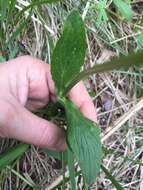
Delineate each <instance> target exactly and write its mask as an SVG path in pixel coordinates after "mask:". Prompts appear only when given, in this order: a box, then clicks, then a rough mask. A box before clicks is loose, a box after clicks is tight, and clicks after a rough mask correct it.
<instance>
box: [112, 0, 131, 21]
mask: <svg viewBox="0 0 143 190" xmlns="http://www.w3.org/2000/svg"><path fill="white" fill-rule="evenodd" d="M113 2H114V4H115V6H116V7H117V9H118V10H119V12H120V13H121V14H122V16H123V17H125V18H126V19H127V20H128V21H131V20H132V19H133V10H132V9H131V6H130V5H129V4H128V3H126V2H125V1H123V0H113Z"/></svg>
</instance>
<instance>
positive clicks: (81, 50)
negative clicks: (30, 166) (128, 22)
mask: <svg viewBox="0 0 143 190" xmlns="http://www.w3.org/2000/svg"><path fill="white" fill-rule="evenodd" d="M85 52H86V35H85V27H84V23H83V21H82V19H81V17H80V15H79V13H78V11H76V10H74V11H72V12H71V14H70V15H69V16H68V18H67V20H66V22H65V25H64V30H63V33H62V35H61V37H60V39H59V40H58V42H57V44H56V47H55V49H54V51H53V55H52V63H51V64H52V65H51V69H52V77H53V80H54V82H55V86H56V92H57V96H58V99H59V102H60V103H61V104H62V106H63V107H64V109H65V113H66V119H67V129H66V137H67V144H68V151H67V152H66V154H69V155H70V156H69V155H67V157H70V158H72V159H70V160H69V161H68V165H69V166H68V167H69V168H70V178H71V181H72V183H71V184H72V188H73V189H75V182H74V180H73V177H74V169H72V168H74V161H73V160H74V157H75V158H76V160H77V161H78V162H79V165H80V168H81V172H82V174H83V176H84V179H85V183H86V185H85V187H87V188H88V186H89V185H90V184H91V183H92V182H93V181H94V180H95V178H96V176H97V174H98V173H99V171H100V165H101V158H102V153H101V152H102V150H101V142H100V127H99V126H98V124H94V123H93V122H92V121H90V120H88V119H87V118H85V117H84V116H83V115H82V114H81V113H80V111H79V109H78V108H77V107H76V106H75V105H74V104H73V103H72V102H70V100H69V99H68V98H67V95H68V93H69V91H70V90H71V88H72V87H73V86H74V85H75V84H76V83H77V82H79V81H80V80H82V79H84V78H86V77H88V76H89V75H91V74H94V73H99V72H105V71H109V70H113V69H119V68H128V67H130V66H131V65H135V62H136V65H140V64H142V60H143V53H142V52H139V53H138V54H131V55H130V56H128V57H122V58H120V59H116V60H113V61H111V62H108V63H105V64H103V65H95V66H94V67H93V68H91V69H88V70H85V71H82V72H80V70H81V66H82V65H83V64H84V58H85ZM131 60H133V62H132V61H131ZM93 160H94V161H95V162H94V163H93ZM71 165H73V166H71ZM102 169H103V171H104V172H105V173H106V175H108V177H109V178H110V177H111V178H112V176H110V175H109V172H107V170H106V169H105V168H104V166H103V167H102ZM71 171H72V172H71ZM112 179H113V178H112ZM111 181H112V180H111ZM113 182H115V181H114V180H113ZM115 185H116V182H115ZM117 186H118V185H117ZM119 187H120V185H119Z"/></svg>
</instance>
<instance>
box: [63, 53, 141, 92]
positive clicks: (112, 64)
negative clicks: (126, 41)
mask: <svg viewBox="0 0 143 190" xmlns="http://www.w3.org/2000/svg"><path fill="white" fill-rule="evenodd" d="M141 65H143V51H141V52H138V53H132V54H130V55H128V56H123V57H120V58H118V59H115V60H112V61H108V62H106V63H104V64H100V65H95V66H94V67H92V68H90V69H87V70H84V71H82V72H80V73H79V74H78V75H77V76H76V77H75V78H74V79H73V80H72V81H71V82H70V83H69V85H68V86H67V87H66V89H65V92H64V93H63V94H64V95H67V93H68V92H69V91H70V90H71V89H72V88H73V86H74V85H76V84H77V83H78V82H79V81H81V80H83V79H85V78H87V77H88V76H89V75H92V74H96V73H104V72H107V71H111V70H115V69H116V70H118V69H121V68H126V69H127V68H129V67H131V66H141Z"/></svg>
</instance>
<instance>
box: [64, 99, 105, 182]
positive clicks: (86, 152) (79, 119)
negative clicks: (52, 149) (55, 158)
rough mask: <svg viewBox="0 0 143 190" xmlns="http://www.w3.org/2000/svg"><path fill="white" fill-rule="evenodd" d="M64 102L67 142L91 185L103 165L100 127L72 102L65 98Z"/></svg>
mask: <svg viewBox="0 0 143 190" xmlns="http://www.w3.org/2000/svg"><path fill="white" fill-rule="evenodd" d="M64 104H65V111H66V116H67V122H68V128H67V143H68V145H69V147H70V148H71V150H72V151H73V153H74V154H75V157H76V159H77V160H78V162H79V165H80V167H81V171H82V174H83V176H84V178H85V181H86V183H87V184H88V185H89V184H91V183H92V182H93V181H94V180H95V178H96V176H97V174H98V173H99V170H100V165H101V156H102V150H101V149H102V148H101V141H100V128H99V126H98V125H97V124H94V123H93V122H92V121H90V120H88V119H86V118H85V117H84V116H83V115H82V113H81V112H80V110H79V109H78V108H77V107H76V106H75V105H74V104H73V103H72V102H70V101H68V100H65V101H64Z"/></svg>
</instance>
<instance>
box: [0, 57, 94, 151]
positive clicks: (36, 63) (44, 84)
mask: <svg viewBox="0 0 143 190" xmlns="http://www.w3.org/2000/svg"><path fill="white" fill-rule="evenodd" d="M69 98H70V99H71V100H72V101H73V102H74V103H75V104H76V105H77V106H78V107H79V108H80V110H81V112H82V113H83V114H84V115H85V116H86V117H87V118H89V119H91V120H93V121H96V111H95V108H94V105H93V103H92V100H91V98H90V97H89V95H88V93H87V91H86V89H85V87H84V85H83V83H82V82H79V83H78V84H77V85H76V86H74V88H73V89H72V90H71V91H70V93H69ZM49 99H52V100H53V101H55V100H56V96H55V89H54V82H53V81H52V77H51V73H50V66H49V65H48V64H46V63H44V62H42V61H41V60H38V59H36V58H33V57H30V56H22V57H18V58H16V59H13V60H10V61H8V62H6V63H4V64H1V65H0V136H1V137H7V138H14V139H18V140H20V141H23V142H26V143H30V144H34V145H37V146H39V147H46V148H49V149H52V150H65V149H66V141H65V136H64V131H62V129H60V128H59V127H57V126H56V125H55V124H53V123H51V122H49V121H47V120H45V119H42V118H40V117H38V116H36V115H34V114H33V113H31V110H35V109H37V108H42V107H44V106H45V105H47V104H48V101H49Z"/></svg>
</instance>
